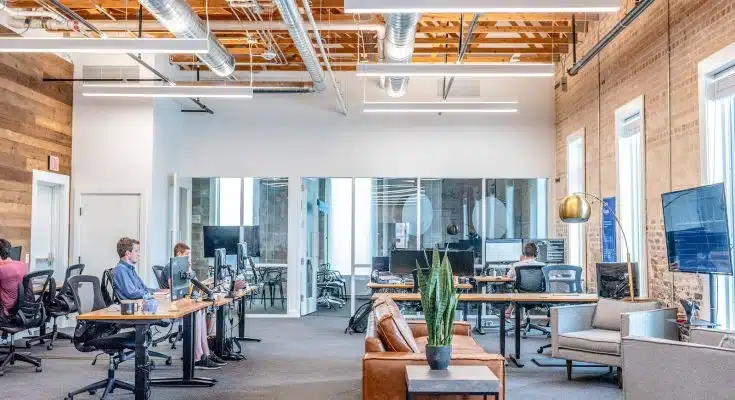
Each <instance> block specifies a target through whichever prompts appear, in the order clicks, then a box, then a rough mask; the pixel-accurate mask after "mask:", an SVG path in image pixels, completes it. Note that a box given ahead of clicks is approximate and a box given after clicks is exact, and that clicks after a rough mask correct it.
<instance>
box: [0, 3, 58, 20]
mask: <svg viewBox="0 0 735 400" xmlns="http://www.w3.org/2000/svg"><path fill="white" fill-rule="evenodd" d="M0 10H2V11H4V12H5V13H6V14H8V15H10V16H11V17H13V18H17V19H26V18H39V19H44V18H48V19H52V20H54V21H56V22H65V21H66V20H65V19H64V17H62V16H61V15H59V14H57V13H55V12H51V11H47V10H44V9H40V8H39V9H34V10H25V9H22V8H8V2H7V1H6V0H0Z"/></svg>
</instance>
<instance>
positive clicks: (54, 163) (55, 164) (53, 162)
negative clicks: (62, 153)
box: [48, 156, 59, 172]
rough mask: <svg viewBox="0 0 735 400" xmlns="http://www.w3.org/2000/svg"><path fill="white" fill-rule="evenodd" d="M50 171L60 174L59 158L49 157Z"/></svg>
mask: <svg viewBox="0 0 735 400" xmlns="http://www.w3.org/2000/svg"><path fill="white" fill-rule="evenodd" d="M48 169H49V171H54V172H59V157H57V156H48Z"/></svg>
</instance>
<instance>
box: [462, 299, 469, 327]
mask: <svg viewBox="0 0 735 400" xmlns="http://www.w3.org/2000/svg"><path fill="white" fill-rule="evenodd" d="M469 312H470V303H469V302H468V301H465V302H464V305H463V306H462V320H463V321H464V322H467V314H468V313H469Z"/></svg>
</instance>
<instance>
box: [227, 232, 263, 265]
mask: <svg viewBox="0 0 735 400" xmlns="http://www.w3.org/2000/svg"><path fill="white" fill-rule="evenodd" d="M242 241H243V242H245V243H247V244H248V255H250V257H260V226H258V225H253V226H243V235H242ZM228 254H229V253H228Z"/></svg>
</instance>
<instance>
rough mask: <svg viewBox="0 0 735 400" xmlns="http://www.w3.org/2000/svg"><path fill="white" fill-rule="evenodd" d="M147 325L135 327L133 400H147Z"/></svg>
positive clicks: (148, 368) (148, 369)
mask: <svg viewBox="0 0 735 400" xmlns="http://www.w3.org/2000/svg"><path fill="white" fill-rule="evenodd" d="M147 333H148V325H136V326H135V400H148V388H149V386H148V383H149V380H148V374H149V373H150V366H149V365H148V343H147V340H148V337H147Z"/></svg>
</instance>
